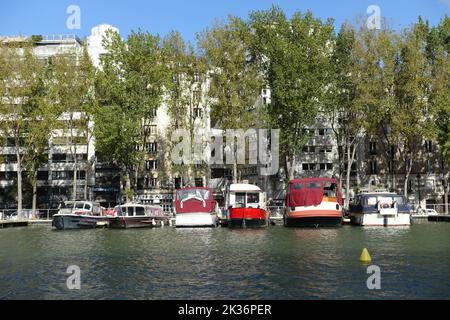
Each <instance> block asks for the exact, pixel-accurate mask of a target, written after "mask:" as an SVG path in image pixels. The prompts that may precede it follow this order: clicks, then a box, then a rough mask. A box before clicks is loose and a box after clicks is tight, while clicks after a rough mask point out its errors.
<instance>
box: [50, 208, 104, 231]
mask: <svg viewBox="0 0 450 320" xmlns="http://www.w3.org/2000/svg"><path fill="white" fill-rule="evenodd" d="M102 209H103V208H102V207H101V206H100V204H99V203H97V202H90V201H66V202H63V203H61V204H60V205H59V210H58V213H57V214H55V215H54V216H53V218H52V226H54V227H55V228H56V229H58V230H67V229H93V228H96V227H97V226H100V225H102V226H103V225H104V223H105V222H106V221H107V217H105V216H103V214H102V211H103V210H102Z"/></svg>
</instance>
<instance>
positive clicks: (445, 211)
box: [444, 178, 448, 214]
mask: <svg viewBox="0 0 450 320" xmlns="http://www.w3.org/2000/svg"><path fill="white" fill-rule="evenodd" d="M444 206H445V208H444V213H445V214H448V179H447V178H445V179H444Z"/></svg>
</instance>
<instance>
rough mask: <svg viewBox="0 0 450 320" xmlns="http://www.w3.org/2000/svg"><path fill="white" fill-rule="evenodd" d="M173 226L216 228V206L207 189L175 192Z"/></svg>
mask: <svg viewBox="0 0 450 320" xmlns="http://www.w3.org/2000/svg"><path fill="white" fill-rule="evenodd" d="M175 213H176V215H175V226H176V227H177V228H179V227H216V226H217V225H218V216H217V214H218V206H217V202H216V201H215V200H214V198H213V192H212V190H211V189H209V188H203V187H189V188H182V189H178V190H177V191H176V195H175Z"/></svg>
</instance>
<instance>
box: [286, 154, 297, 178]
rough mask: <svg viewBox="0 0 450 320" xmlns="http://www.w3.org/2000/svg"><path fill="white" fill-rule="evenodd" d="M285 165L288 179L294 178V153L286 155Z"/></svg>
mask: <svg viewBox="0 0 450 320" xmlns="http://www.w3.org/2000/svg"><path fill="white" fill-rule="evenodd" d="M286 167H287V171H288V172H287V176H288V178H289V180H292V179H294V173H295V155H292V156H289V155H287V156H286Z"/></svg>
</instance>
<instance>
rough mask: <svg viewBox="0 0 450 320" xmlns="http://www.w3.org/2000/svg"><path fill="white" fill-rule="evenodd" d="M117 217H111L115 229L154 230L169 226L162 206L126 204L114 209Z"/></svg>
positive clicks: (111, 226)
mask: <svg viewBox="0 0 450 320" xmlns="http://www.w3.org/2000/svg"><path fill="white" fill-rule="evenodd" d="M114 211H115V213H116V214H115V216H114V217H109V218H108V221H109V227H110V228H113V229H128V228H152V227H161V226H164V225H168V224H169V220H170V219H169V216H168V215H166V214H165V213H164V211H163V209H162V208H161V207H160V206H150V205H145V204H138V203H126V204H123V205H118V206H116V207H115V208H114Z"/></svg>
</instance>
